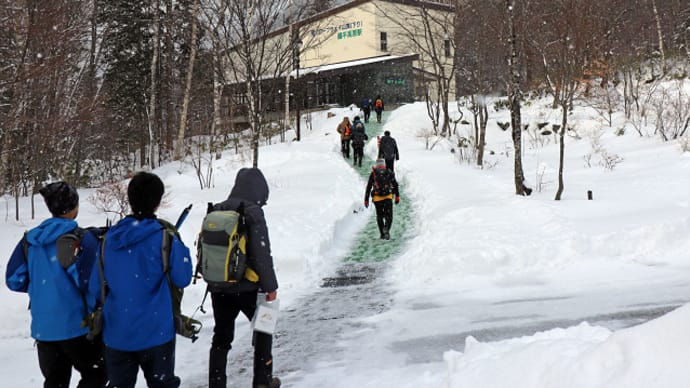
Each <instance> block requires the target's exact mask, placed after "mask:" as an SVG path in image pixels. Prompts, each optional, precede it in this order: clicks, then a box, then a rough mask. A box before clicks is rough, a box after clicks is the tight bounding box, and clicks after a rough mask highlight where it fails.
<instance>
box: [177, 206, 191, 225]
mask: <svg viewBox="0 0 690 388" xmlns="http://www.w3.org/2000/svg"><path fill="white" fill-rule="evenodd" d="M192 205H193V204H191V203H190V204H189V206H187V207H186V208H184V209H183V210H182V213H180V216H179V217H177V222H175V229H180V226H182V223H183V222H184V220H186V219H187V216H188V215H189V211H190V210H192Z"/></svg>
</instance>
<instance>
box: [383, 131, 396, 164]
mask: <svg viewBox="0 0 690 388" xmlns="http://www.w3.org/2000/svg"><path fill="white" fill-rule="evenodd" d="M380 147H381V156H382V157H383V158H384V159H393V158H395V149H396V145H395V139H393V138H392V137H390V136H384V137H382V138H381V145H380Z"/></svg>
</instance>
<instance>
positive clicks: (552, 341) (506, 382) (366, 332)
mask: <svg viewBox="0 0 690 388" xmlns="http://www.w3.org/2000/svg"><path fill="white" fill-rule="evenodd" d="M549 105H550V104H549V101H540V102H538V103H537V102H534V103H532V104H531V105H530V106H529V107H526V108H525V109H524V110H523V120H524V123H531V124H532V125H534V123H537V122H543V121H549V122H552V123H558V121H559V120H560V111H558V110H555V111H554V110H551V109H550V108H549ZM331 112H333V113H335V117H331V118H327V117H326V116H325V113H324V112H322V113H316V114H314V117H313V129H311V130H310V129H308V128H306V124H305V125H303V126H302V127H303V128H305V129H303V132H304V133H303V136H302V137H303V140H302V141H301V142H299V143H297V142H290V143H285V144H275V145H270V146H265V147H262V149H261V151H260V163H259V165H260V167H261V168H262V170H263V171H264V173H265V175H266V177H267V180H268V182H269V186H270V190H271V194H270V198H269V201H268V205H267V206H266V207H265V212H266V218H267V220H268V224H269V232H270V238H271V242H272V248H273V255H274V260H275V265H276V269H277V274H278V278H279V282H280V289H279V293H278V295H279V298H280V299H281V308H282V309H283V310H286V311H300V309H301V308H305V306H304V305H303V304H304V302H303V301H304V300H305V299H304V298H306V300H308V299H309V296H310V295H311V293H312V292H314V291H315V290H317V289H318V288H319V286H320V284H321V283H322V279H323V278H324V277H328V276H333V272H334V271H335V269H336V268H338V266H339V264H340V263H341V260H342V259H343V257H345V256H346V255H347V254H348V252H349V251H350V250H351V247H353V246H355V245H356V244H358V241H357V240H358V239H361V238H362V237H361V235H359V234H358V233H361V230H362V228H364V225H365V224H366V223H367V221H368V220H369V218H370V217H372V216H373V213H374V211H373V209H372V208H373V207H370V208H369V209H367V210H364V209H362V203H361V202H362V198H363V192H364V186H365V183H366V182H365V181H364V179H363V178H362V177H361V176H360V175H359V174H357V173H356V172H355V170H353V169H352V168H350V167H349V164H348V161H347V160H345V159H343V158H342V156H341V155H340V153H339V138H338V136H337V133H336V132H335V127H336V126H337V124H338V122H339V121H340V120H341V119H342V117H343V115H349V116H350V117H351V118H352V117H353V116H354V115H355V114H358V110H357V109H356V108H354V109H353V110H351V109H349V108H342V109H331ZM425 112H426V110H425V107H424V105H423V104H419V103H418V104H413V105H407V106H403V107H400V108H398V109H397V110H395V111H393V112H390V113H389V114H388V116H387V117H386V118H387V121H386V123H385V129H388V130H390V131H391V132H392V135H393V137H395V138H396V140H397V141H398V146H399V148H400V154H401V159H400V161H399V163H398V164H397V165H396V175H397V177H398V181H399V182H400V184H401V190H402V201H407V202H408V203H409V204H411V205H412V208H413V209H414V215H415V218H414V219H413V220H412V221H410V223H411V224H412V225H411V226H410V234H408V235H406V236H405V237H404V238H399V239H398V240H395V238H394V241H391V242H387V243H388V244H391V243H394V244H403V247H404V249H402V252H401V253H400V254H399V255H398V256H396V257H394V258H392V259H390V260H389V262H388V266H387V267H386V268H387V269H386V271H384V272H382V276H385V279H383V284H384V286H383V287H384V290H385V292H386V293H387V295H390V298H387V299H385V300H386V308H385V309H383V310H382V312H380V313H376V314H368V315H365V316H361V315H360V316H357V317H355V318H354V319H352V322H348V321H346V322H347V325H346V327H351V329H350V330H349V331H346V332H339V333H334V334H333V335H332V336H327V338H294V337H291V336H290V333H291V332H292V330H291V328H290V327H281V322H280V321H279V322H278V327H279V330H281V331H282V332H284V333H285V334H284V335H283V336H281V337H279V338H277V339H276V343H277V346H279V347H280V346H281V342H283V344H282V345H283V346H286V345H287V343H289V341H320V342H325V343H331V344H332V347H333V348H338V349H340V350H339V351H338V352H337V354H338V356H337V357H333V354H331V353H330V352H323V354H321V355H316V356H313V357H312V358H311V359H309V360H307V361H308V362H309V365H308V366H305V368H303V369H299V370H292V371H290V372H289V373H285V374H283V375H281V376H280V377H281V378H282V379H283V381H284V383H285V386H290V387H316V386H324V384H325V385H327V386H329V387H335V388H338V387H482V388H505V387H513V388H520V387H525V388H527V387H542V388H547V387H559V388H564V387H578V388H579V387H581V388H594V387H606V388H611V387H626V388H650V387H664V388H670V387H690V380H689V379H688V371H689V370H690V368H689V367H690V330H688V328H689V327H690V307H688V306H684V307H681V308H678V309H676V310H674V309H675V307H676V306H681V305H684V304H685V303H687V302H688V301H689V300H690V280H689V279H690V259H689V258H688V253H687V252H689V251H690V239H688V231H689V230H690V218H689V216H688V212H689V209H688V207H689V206H690V199H689V197H688V189H689V188H690V174H688V169H689V168H690V154H688V153H685V154H684V153H682V152H681V150H680V147H679V145H678V143H677V142H666V143H664V142H661V141H660V140H659V138H658V137H651V136H650V137H640V136H639V135H637V133H636V132H635V131H634V130H632V128H628V130H627V131H626V133H625V135H624V136H616V135H615V134H614V130H615V129H616V128H618V127H621V126H622V125H623V124H622V123H623V121H622V120H623V118H622V117H620V114H617V115H616V116H615V117H614V126H613V128H609V127H608V126H607V125H606V124H604V123H603V121H602V117H601V116H600V115H598V114H597V113H596V112H594V111H593V110H591V109H585V108H576V110H575V113H574V114H573V116H571V118H570V120H571V122H574V123H576V124H575V125H576V127H577V132H578V134H579V135H580V137H581V138H580V139H575V138H574V137H571V136H569V137H567V144H566V164H565V175H564V180H565V192H564V195H563V200H562V201H558V202H557V201H554V200H553V198H554V195H555V192H556V187H557V186H556V182H557V168H558V149H557V146H556V145H555V144H554V141H553V135H551V136H547V137H546V138H542V139H548V140H549V141H548V142H547V144H544V145H539V146H537V145H536V143H538V142H537V141H531V140H530V136H527V132H525V135H526V136H525V139H524V140H525V141H524V158H523V162H524V171H525V175H526V176H527V179H528V182H529V185H530V186H531V187H533V188H535V191H534V193H533V194H532V195H531V196H529V197H518V196H515V195H514V194H513V192H514V187H513V178H512V166H513V154H512V145H511V138H510V133H509V131H505V132H504V131H501V130H500V129H498V126H497V125H496V123H495V122H496V120H498V121H503V122H505V121H508V119H509V117H508V111H506V110H502V111H500V112H495V111H493V110H491V111H490V114H491V116H490V122H489V133H488V135H487V151H490V152H489V154H488V155H487V157H486V163H485V168H484V169H479V168H477V167H476V166H474V165H471V164H467V163H465V162H459V161H458V155H459V152H457V151H458V150H457V149H456V150H455V151H456V152H454V153H451V152H450V148H451V147H452V144H450V143H447V142H443V141H442V142H440V143H439V144H436V145H435V147H434V148H433V150H427V149H425V144H424V142H425V141H424V138H423V137H422V136H420V134H421V133H422V132H424V130H425V129H426V130H429V129H430V128H431V125H430V124H429V121H428V118H426V113H425ZM466 118H468V120H470V121H471V118H469V117H468V116H466ZM469 128H470V127H469V126H468V125H459V126H458V131H459V133H461V134H469V131H470V129H469ZM369 132H371V130H369ZM597 132H598V133H601V138H600V143H601V144H602V145H603V147H604V149H605V150H606V152H608V154H609V155H613V154H615V155H618V156H620V157H621V158H622V159H623V160H622V161H621V162H620V163H618V164H617V165H616V166H615V168H614V169H613V170H608V169H605V168H603V167H602V166H600V165H599V164H598V163H599V162H600V160H601V153H599V154H597V155H594V156H592V158H591V159H590V160H591V162H590V163H591V167H588V166H587V165H586V162H585V160H586V158H585V155H587V154H588V153H591V152H592V145H591V143H592V141H591V139H592V138H593V135H592V134H593V133H597ZM370 135H372V134H371V133H370ZM372 138H373V136H372ZM432 141H433V140H432ZM456 148H457V147H456ZM375 151H376V146H375V138H374V139H373V141H371V142H370V143H369V144H368V145H367V147H366V149H365V153H366V154H367V155H368V156H374V154H375ZM250 164H251V162H250V160H249V159H248V157H247V156H244V157H236V156H232V155H230V154H229V153H228V154H226V155H225V157H224V158H223V159H222V160H219V161H215V165H214V177H215V179H214V181H215V182H214V183H215V186H214V188H212V189H206V190H200V189H199V183H198V180H197V178H196V176H195V175H194V170H193V168H192V167H191V166H190V165H186V164H180V163H173V164H170V165H167V166H165V167H163V168H160V169H157V170H156V171H155V172H156V173H157V174H159V175H160V176H161V177H162V178H163V180H164V182H165V183H166V191H167V192H168V193H169V196H168V202H169V205H168V206H167V207H166V208H164V209H161V210H160V212H159V215H160V216H161V217H163V218H167V219H171V220H174V219H176V217H177V214H178V212H179V211H180V210H181V209H182V208H183V207H184V206H186V205H187V204H189V203H193V204H194V208H193V210H192V212H191V214H190V216H189V218H188V219H187V221H186V223H185V224H184V225H183V227H182V230H181V231H182V236H183V239H184V241H185V242H186V243H187V245H189V246H190V247H191V246H193V243H194V239H195V234H196V233H197V231H198V228H199V225H200V222H201V218H202V216H203V213H204V212H205V209H206V205H205V204H206V202H208V201H213V202H218V201H220V200H222V199H224V198H225V197H226V196H227V195H228V193H229V191H230V188H231V185H232V182H233V180H234V176H235V173H236V171H237V170H238V169H239V168H240V167H243V166H247V165H250ZM538 186H541V190H537V189H536V188H537V187H538ZM587 190H592V191H593V195H594V200H593V201H588V200H587V196H586V192H587ZM92 192H93V191H92V190H80V196H81V198H82V202H81V213H80V216H79V218H78V221H80V223H81V224H82V225H83V226H87V225H102V224H103V223H104V222H105V216H104V215H103V214H99V213H98V212H97V211H96V210H95V209H94V207H93V206H92V205H91V204H90V203H89V202H88V201H87V200H86V199H87V198H88V197H89V195H90V194H91V193H92ZM35 200H36V204H37V219H36V220H31V219H30V217H29V214H30V211H29V206H28V199H26V200H22V217H21V221H20V222H15V221H14V213H13V208H14V206H13V201H12V199H11V198H5V206H4V209H3V210H4V211H3V215H4V217H3V222H2V223H0V234H1V235H2V236H3V238H2V241H1V242H0V257H5V258H9V255H10V253H11V250H12V249H13V248H14V245H15V244H16V242H17V241H18V240H19V239H20V237H21V235H22V233H23V232H24V230H26V229H27V228H30V227H33V226H35V225H37V224H38V223H39V222H40V220H42V219H43V218H44V217H46V216H47V210H46V209H45V206H44V205H43V203H42V200H41V198H39V197H36V199H35ZM396 209H400V208H398V207H396ZM398 222H402V221H400V220H398ZM399 226H400V225H399V224H398V225H396V224H395V223H394V226H393V228H394V229H395V228H396V227H399ZM357 236H360V237H357ZM394 236H395V233H394ZM368 238H370V239H376V238H377V235H374V234H372V235H371V236H368ZM6 263H7V260H6V259H5V260H2V261H1V265H2V272H3V273H4V272H5V267H6ZM203 291H204V286H203V284H202V283H198V284H196V285H193V286H190V288H188V289H187V291H186V294H185V302H184V310H185V312H186V313H191V312H192V311H194V309H195V308H196V306H198V304H199V302H200V301H201V297H202V295H203ZM369 297H372V298H376V297H375V296H370V295H362V298H363V299H366V298H369ZM27 303H28V298H27V296H26V295H24V294H18V293H14V292H10V291H9V290H8V289H7V288H6V287H0V304H1V305H2V306H3V313H4V314H3V315H4V316H3V318H2V319H0V348H1V349H3V351H2V352H0V386H2V387H38V386H40V385H41V383H42V378H41V376H40V372H39V369H38V362H37V357H36V350H35V348H34V346H33V340H32V339H31V338H30V336H29V319H30V318H29V312H28V311H27V309H26V307H27ZM205 307H206V309H207V310H208V311H210V310H211V306H210V302H208V301H207V302H206V305H205ZM655 309H657V310H656V311H661V312H666V311H670V310H673V311H672V312H670V313H668V314H666V315H663V316H662V317H661V318H658V319H655V320H653V321H650V322H647V323H644V324H641V325H638V326H633V327H629V328H622V327H623V326H629V325H630V324H632V323H634V321H635V319H639V320H644V319H645V318H644V317H642V318H640V317H638V316H637V315H635V314H636V312H640V311H642V313H641V314H642V315H644V312H649V311H654V310H655ZM626 313H629V314H627V315H626ZM305 314H315V312H314V310H313V309H312V310H306V311H305ZM658 314H661V313H657V314H656V315H658ZM197 317H198V318H200V319H201V320H202V321H203V322H204V323H205V327H204V329H203V331H202V336H201V338H200V339H199V340H198V341H197V342H196V343H194V344H191V343H190V342H189V341H188V340H186V339H183V338H179V337H178V346H177V349H178V354H177V371H176V372H177V374H178V375H179V376H180V377H181V378H182V386H183V387H202V386H205V381H206V368H207V360H208V348H209V344H210V340H211V335H212V331H211V330H212V318H211V314H210V313H207V314H197ZM626 317H627V318H626ZM315 318H318V317H315ZM343 319H345V320H346V319H348V317H347V312H346V314H345V317H344V318H343ZM285 322H286V321H283V323H285ZM248 338H249V327H248V323H247V322H245V321H238V327H237V339H236V344H235V349H233V351H232V352H231V355H238V354H239V355H242V353H241V352H240V350H237V349H242V348H243V347H245V348H246V347H248ZM245 351H246V349H245ZM238 352H239V353H238ZM244 355H245V356H246V354H244ZM283 357H284V358H285V356H283ZM290 361H291V362H295V360H290ZM238 362H239V361H238ZM281 362H282V363H286V362H287V360H285V359H283V360H281V359H280V358H279V357H277V356H276V358H275V365H276V369H277V370H279V369H280V367H281ZM76 380H77V379H76V377H75V376H73V378H72V386H73V387H74V386H76ZM229 382H230V384H229V386H230V387H240V386H248V385H249V380H248V377H247V376H241V377H240V378H234V379H233V376H230V378H229ZM144 386H145V384H144V381H143V377H141V376H140V378H139V381H138V385H137V387H144Z"/></svg>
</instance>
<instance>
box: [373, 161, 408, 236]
mask: <svg viewBox="0 0 690 388" xmlns="http://www.w3.org/2000/svg"><path fill="white" fill-rule="evenodd" d="M370 196H371V199H372V200H373V201H374V207H375V208H376V223H377V225H378V227H379V233H380V234H381V236H380V237H381V239H382V240H390V238H391V235H390V230H391V225H392V224H393V199H395V204H396V205H397V204H398V203H400V193H399V192H398V182H397V181H396V180H395V174H394V173H393V171H391V170H389V169H387V168H386V162H385V161H384V160H383V159H378V160H377V161H376V166H374V167H372V169H371V173H370V174H369V181H368V182H367V188H366V190H365V191H364V207H367V208H368V207H369V197H370Z"/></svg>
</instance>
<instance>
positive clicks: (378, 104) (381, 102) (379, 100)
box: [376, 98, 383, 109]
mask: <svg viewBox="0 0 690 388" xmlns="http://www.w3.org/2000/svg"><path fill="white" fill-rule="evenodd" d="M376 108H377V109H381V108H383V101H381V99H380V98H379V99H378V100H376Z"/></svg>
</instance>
